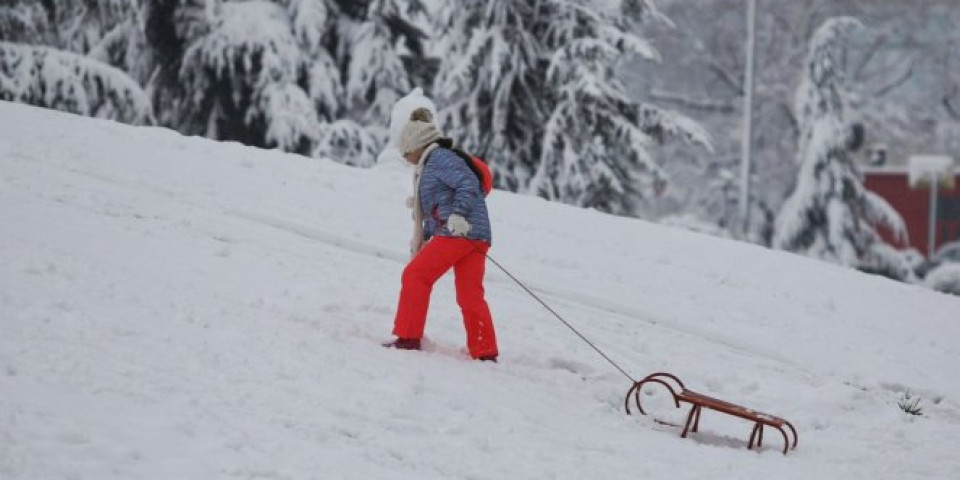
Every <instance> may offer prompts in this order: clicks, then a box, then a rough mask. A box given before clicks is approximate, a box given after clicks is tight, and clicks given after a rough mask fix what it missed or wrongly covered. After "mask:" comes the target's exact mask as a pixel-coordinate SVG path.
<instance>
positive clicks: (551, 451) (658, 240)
mask: <svg viewBox="0 0 960 480" xmlns="http://www.w3.org/2000/svg"><path fill="white" fill-rule="evenodd" d="M409 188H410V182H409V172H408V171H407V170H405V169H404V167H403V166H402V165H400V164H399V163H395V162H387V163H385V164H382V165H380V166H378V167H375V168H373V169H356V168H350V167H346V166H344V165H340V164H337V163H334V162H329V161H318V160H312V159H308V158H304V157H299V156H294V155H288V154H282V153H278V152H275V151H263V150H258V149H253V148H247V147H242V146H240V145H238V144H229V143H226V144H225V143H216V142H212V141H208V140H203V139H198V138H186V137H183V136H180V135H179V134H176V133H174V132H172V131H168V130H164V129H159V128H136V127H130V126H124V125H119V124H115V123H111V122H106V121H101V120H91V119H85V118H80V117H76V116H70V115H65V114H59V113H56V112H51V111H44V110H40V109H35V108H32V107H26V106H22V105H15V104H9V103H3V102H0V225H2V229H3V230H2V238H3V241H2V242H0V263H2V265H3V267H2V269H0V331H2V332H3V334H2V335H0V477H2V478H4V479H44V478H75V479H80V478H94V479H109V478H138V479H153V478H156V479H171V478H179V479H213V478H273V479H302V478H337V479H343V478H357V479H368V478H396V479H408V478H409V479H418V480H423V479H434V478H436V479H450V478H463V479H480V478H511V479H527V478H529V479H534V478H536V479H541V478H571V479H572V478H672V479H673V478H676V479H686V478H690V479H693V478H697V479H703V478H724V479H726V478H774V477H775V478H780V479H809V478H843V479H871V480H873V479H880V478H889V479H902V478H943V479H947V478H956V475H957V474H958V472H960V458H958V457H957V455H956V450H957V447H958V445H957V442H956V438H957V437H956V434H955V432H956V430H957V427H958V426H960V374H958V373H957V366H958V365H960V347H958V346H957V345H958V344H957V338H960V321H958V315H957V311H958V309H960V301H958V300H957V298H955V297H950V296H946V295H942V294H938V293H935V292H930V291H928V290H925V289H922V288H920V287H917V286H910V285H905V284H899V283H895V282H892V281H888V280H886V279H883V278H878V277H870V276H866V275H863V274H860V273H857V272H855V271H850V270H845V269H842V268H839V267H836V266H832V265H828V264H824V263H820V262H817V261H813V260H809V259H805V258H801V257H798V256H794V255H791V254H787V253H783V252H776V251H768V250H764V249H760V248H757V247H754V246H751V245H747V244H742V243H736V242H732V241H726V240H720V239H716V238H712V237H707V236H703V235H697V234H693V233H689V232H685V231H681V230H674V229H669V228H665V227H660V226H657V225H652V224H649V223H645V222H642V221H637V220H631V219H626V218H617V217H611V216H607V215H603V214H600V213H597V212H594V211H588V210H580V209H576V208H571V207H567V206H563V205H558V204H552V203H548V202H545V201H542V200H538V199H535V198H530V197H522V196H517V195H512V194H507V193H504V192H494V193H493V194H492V195H491V196H490V197H489V201H490V207H491V212H492V216H493V221H494V225H493V229H494V245H493V249H492V250H491V255H493V256H494V258H496V259H497V260H498V261H500V262H501V263H503V264H504V265H505V266H507V267H508V268H510V269H511V270H512V272H513V273H514V274H515V275H517V276H518V277H520V278H521V279H523V280H526V281H528V282H529V283H530V285H531V286H532V287H533V288H534V289H535V290H536V291H537V292H538V293H539V294H542V296H543V297H544V298H545V300H547V301H548V302H550V303H551V304H552V305H553V306H554V307H555V308H556V309H557V310H558V311H560V312H561V313H562V314H563V315H564V316H565V317H567V318H568V319H569V320H570V321H571V322H572V323H574V324H575V325H576V326H577V327H579V328H580V329H581V330H582V331H583V332H584V333H585V334H586V335H587V336H588V337H590V338H591V339H592V340H594V341H595V342H596V343H597V344H598V345H600V346H601V348H604V349H605V351H607V353H608V354H609V355H610V356H611V357H612V358H613V359H615V360H616V361H617V362H618V363H620V364H621V365H623V366H624V367H625V368H626V369H627V370H628V371H629V372H633V375H635V376H636V377H640V376H642V375H644V374H646V373H648V372H651V371H656V370H668V371H672V372H674V373H676V374H678V375H680V376H681V378H683V379H684V380H685V381H686V382H687V383H688V384H689V385H690V386H691V387H692V388H695V389H697V390H701V391H703V392H704V393H707V394H711V395H715V396H718V397H721V398H727V399H730V400H732V401H737V402H741V403H744V404H746V405H748V406H752V407H756V408H758V409H762V410H766V411H769V412H770V413H773V414H777V415H782V416H784V417H786V418H788V419H790V420H791V421H792V422H793V423H794V424H795V425H796V426H797V428H798V429H799V431H800V447H799V449H798V450H797V451H795V452H792V453H791V454H790V455H788V456H786V457H784V456H783V455H781V454H780V453H779V446H778V445H777V439H776V438H775V437H773V436H771V438H770V439H768V444H767V445H765V446H764V448H763V449H762V450H761V451H760V453H754V452H748V451H747V450H746V449H745V448H744V444H745V443H746V439H747V436H748V435H749V431H750V427H751V425H750V424H748V423H746V422H744V421H742V420H738V419H733V418H728V417H723V416H720V415H717V414H711V412H705V413H704V415H703V420H702V422H701V430H702V432H701V433H698V434H695V435H693V436H692V438H690V439H680V438H678V430H677V429H676V428H674V427H669V426H664V425H660V424H658V423H655V422H653V421H652V420H651V419H650V418H646V417H639V418H638V417H626V416H624V414H623V412H622V395H623V393H625V392H626V390H627V389H628V388H629V386H630V384H629V381H628V380H627V379H626V378H624V377H623V376H622V375H621V374H620V373H619V372H617V371H615V370H613V369H612V368H610V366H609V365H607V364H605V363H604V362H603V360H602V359H600V358H599V357H598V356H596V354H595V353H594V352H592V351H591V350H589V349H588V348H586V347H585V346H584V345H583V344H582V343H581V342H580V341H579V339H577V338H576V337H574V336H573V335H571V334H570V332H569V331H567V330H566V329H565V328H564V327H563V326H562V325H560V324H558V323H557V322H556V320H555V319H553V318H552V317H551V316H550V314H549V313H547V312H545V311H544V310H543V309H542V308H541V307H540V306H539V305H538V304H536V303H535V302H533V301H532V300H531V299H530V298H529V297H527V296H525V294H524V293H523V292H522V291H520V290H519V289H518V288H516V287H515V286H514V285H513V284H511V283H510V282H509V280H508V279H507V278H506V277H504V276H503V275H501V274H499V272H496V271H493V269H492V268H488V278H489V282H488V288H487V290H488V300H489V302H490V304H491V308H492V310H493V314H494V318H495V320H496V322H497V326H498V336H499V337H500V341H501V345H500V347H501V363H499V364H496V365H491V364H485V363H478V362H473V361H470V360H469V359H468V358H467V356H466V355H465V354H464V353H463V352H462V351H461V348H462V343H463V338H462V335H463V333H462V327H461V325H460V320H459V314H458V312H457V310H456V305H455V302H454V299H453V294H452V282H451V281H450V279H449V278H446V279H444V280H442V281H441V283H440V284H439V285H438V287H437V288H436V290H435V292H434V301H433V305H432V306H431V313H430V318H429V320H428V325H427V335H428V337H429V351H427V352H398V351H394V350H387V349H383V348H381V347H380V346H379V344H378V341H379V340H382V339H386V338H389V332H390V326H391V322H392V314H393V308H394V303H395V301H396V296H397V291H398V286H399V276H400V272H401V270H402V268H403V264H404V263H403V262H404V260H405V259H406V254H405V251H406V243H407V242H406V236H407V234H408V232H409V224H408V221H409V220H408V219H409V211H408V210H407V209H406V208H405V205H404V199H405V198H406V196H407V195H408V194H409V192H408V189H409ZM908 389H909V390H910V392H911V395H913V396H915V397H916V396H919V397H921V398H922V399H923V401H922V403H921V406H922V408H923V415H922V416H910V415H907V414H905V413H904V412H902V411H901V410H900V409H899V408H898V407H897V402H898V401H899V400H900V398H901V397H902V396H903V395H904V393H905V392H906V391H907V390H908ZM647 394H648V395H649V398H648V399H647V400H646V401H645V402H644V404H645V406H647V405H649V406H650V407H651V408H650V409H651V410H652V411H653V412H655V414H656V415H657V416H658V418H661V419H664V420H667V421H674V422H676V421H678V420H679V419H680V418H682V416H683V414H684V413H685V412H683V411H678V410H676V409H674V408H672V406H671V405H669V404H668V403H667V401H666V400H667V397H666V395H665V394H664V392H663V391H658V390H656V389H651V390H650V391H649V392H647Z"/></svg>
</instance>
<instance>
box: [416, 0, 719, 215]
mask: <svg viewBox="0 0 960 480" xmlns="http://www.w3.org/2000/svg"><path fill="white" fill-rule="evenodd" d="M596 3H597V2H594V3H591V2H587V1H584V0H542V1H539V2H511V1H506V0H495V1H491V2H485V1H469V2H457V3H456V4H447V5H445V6H444V8H443V9H442V10H441V14H440V16H439V18H440V21H441V25H442V29H441V31H443V32H444V33H445V34H446V36H447V38H449V39H450V40H449V42H448V43H446V44H442V45H441V46H440V48H439V50H438V52H437V53H438V54H439V55H440V58H441V66H440V69H439V74H438V75H437V78H436V82H435V83H434V94H435V96H437V97H438V100H439V102H438V103H439V104H440V108H441V111H440V119H441V121H443V122H444V125H445V127H446V128H448V129H449V130H450V132H451V133H453V134H454V135H456V136H458V137H459V138H458V139H459V140H460V141H461V143H463V144H464V146H465V147H466V148H468V149H469V150H472V151H475V152H477V153H478V154H479V155H481V156H483V157H484V158H486V159H488V161H490V163H491V167H492V168H493V170H494V172H495V176H496V178H497V182H498V186H500V187H501V188H507V189H511V190H518V191H527V192H532V193H535V194H538V195H540V196H543V197H545V198H548V199H552V200H559V201H562V202H566V203H570V204H574V205H579V206H584V207H592V208H598V209H601V210H604V211H609V212H615V213H620V214H638V213H639V212H638V211H637V204H638V202H639V201H640V200H641V199H642V198H643V196H644V195H646V194H648V193H649V192H650V190H652V189H653V186H654V185H662V182H663V181H664V180H665V179H664V177H663V175H662V171H661V170H660V168H659V167H658V166H657V164H656V162H654V161H653V160H652V158H651V157H650V154H649V152H648V150H647V148H648V146H649V145H650V144H651V143H652V142H654V141H658V140H662V139H664V138H666V137H668V136H674V135H676V136H680V137H683V138H685V139H686V140H689V141H693V142H696V143H699V144H702V145H704V146H708V147H709V145H710V141H709V136H708V135H707V133H706V132H705V131H704V130H703V129H701V128H700V127H699V126H698V125H697V124H696V123H695V122H693V121H691V120H689V119H687V118H684V117H681V116H679V115H676V114H674V113H671V112H666V111H663V110H660V109H658V108H656V107H654V106H652V105H648V104H644V103H641V102H637V101H636V100H634V99H631V98H629V97H628V96H627V95H626V94H625V92H624V86H623V85H622V83H621V82H620V80H619V79H618V78H617V75H616V72H615V67H616V64H617V61H618V60H619V59H620V58H621V57H622V56H623V55H631V54H635V55H642V56H644V57H647V58H650V59H656V58H657V54H656V52H655V50H654V49H653V48H652V47H651V46H650V45H649V44H648V43H647V42H646V41H645V40H644V39H642V38H641V37H639V36H637V35H636V34H634V33H632V28H631V24H632V23H635V22H642V21H646V20H649V19H652V18H662V17H660V15H659V14H658V13H657V11H656V9H655V8H654V6H653V5H652V4H651V3H650V2H648V1H646V0H626V1H618V2H606V3H605V4H604V5H605V6H606V7H607V8H609V10H608V9H604V8H598V6H597V4H596Z"/></svg>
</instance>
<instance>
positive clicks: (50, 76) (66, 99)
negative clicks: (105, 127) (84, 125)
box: [0, 41, 154, 124]
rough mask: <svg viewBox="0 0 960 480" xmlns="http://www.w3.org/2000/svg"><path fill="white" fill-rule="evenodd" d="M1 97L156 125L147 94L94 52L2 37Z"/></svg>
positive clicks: (135, 122) (87, 114) (101, 116)
mask: <svg viewBox="0 0 960 480" xmlns="http://www.w3.org/2000/svg"><path fill="white" fill-rule="evenodd" d="M0 100H8V101H14V102H22V103H28V104H31V105H37V106H40V107H46V108H53V109H57V110H62V111H66V112H72V113H77V114H80V115H86V116H90V117H98V118H107V119H111V120H118V121H121V122H125V123H131V124H152V123H154V120H153V109H152V106H151V104H150V99H149V97H148V96H147V94H146V93H145V92H144V91H143V89H141V88H140V86H139V85H137V83H136V82H134V81H133V79H131V78H130V77H129V76H127V74H125V73H124V72H122V71H120V70H118V69H116V68H113V67H111V66H109V65H106V64H104V63H101V62H98V61H96V60H93V59H91V58H89V57H85V56H82V55H77V54H75V53H71V52H65V51H61V50H55V49H52V48H47V47H42V46H31V45H22V44H17V43H9V42H2V41H0Z"/></svg>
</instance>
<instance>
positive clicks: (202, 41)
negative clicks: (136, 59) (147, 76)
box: [140, 0, 422, 166]
mask: <svg viewBox="0 0 960 480" xmlns="http://www.w3.org/2000/svg"><path fill="white" fill-rule="evenodd" d="M418 9H422V6H421V5H420V3H419V1H418V0H367V1H354V2H343V1H337V0H245V1H230V0H157V1H154V2H147V5H146V6H145V7H144V9H143V14H142V16H143V18H144V25H145V33H146V35H145V37H146V43H147V49H146V50H147V52H146V53H147V54H146V55H143V58H150V59H151V61H152V62H153V63H154V68H153V69H152V70H155V73H154V74H152V75H151V78H152V80H151V91H153V92H154V99H155V103H156V104H157V105H160V106H161V108H160V110H161V121H162V123H164V124H166V125H170V126H172V127H174V128H176V129H178V130H180V131H184V132H187V133H193V134H199V135H205V136H208V137H211V138H216V139H223V140H237V141H241V142H243V143H246V144H249V145H256V146H262V147H278V148H281V149H283V150H287V151H294V152H299V153H303V154H308V155H309V154H312V155H315V156H328V157H330V158H332V159H335V160H337V161H341V162H343V163H347V164H350V165H359V166H369V165H372V164H373V163H374V161H375V158H376V155H377V152H379V151H380V150H381V148H382V146H383V144H384V142H385V141H386V130H385V127H384V120H385V118H386V115H387V112H389V106H390V105H392V103H393V102H394V101H395V100H396V99H397V98H399V95H400V94H401V93H405V92H406V91H407V90H409V82H408V80H407V78H408V76H407V74H406V71H405V70H404V67H403V64H402V62H401V61H400V51H401V49H400V47H399V46H398V44H399V40H401V39H404V38H407V39H408V42H407V43H408V44H409V43H411V41H413V42H417V41H419V36H421V35H422V33H420V32H419V30H417V29H416V28H414V27H412V26H411V24H410V23H409V22H408V21H407V20H406V15H408V14H410V13H411V12H417V11H418ZM145 70H150V69H143V68H141V69H140V71H145Z"/></svg>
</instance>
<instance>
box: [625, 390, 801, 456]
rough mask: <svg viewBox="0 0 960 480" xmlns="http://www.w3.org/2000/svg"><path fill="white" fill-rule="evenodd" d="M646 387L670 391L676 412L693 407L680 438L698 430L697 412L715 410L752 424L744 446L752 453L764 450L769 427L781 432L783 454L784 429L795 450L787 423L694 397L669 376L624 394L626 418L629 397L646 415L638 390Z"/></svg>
mask: <svg viewBox="0 0 960 480" xmlns="http://www.w3.org/2000/svg"><path fill="white" fill-rule="evenodd" d="M667 380H672V381H673V382H674V383H676V385H677V386H679V388H680V392H679V393H678V392H677V391H676V390H674V388H673V386H672V385H671V384H670V383H669V382H667ZM647 383H659V384H660V385H663V386H664V387H667V389H668V390H670V393H671V394H672V395H673V402H674V403H675V404H676V405H677V408H680V402H687V403H689V404H691V405H693V407H692V408H691V409H690V413H689V414H688V415H687V423H686V425H684V427H683V432H682V433H681V434H680V436H681V437H683V438H687V433H689V432H696V431H697V429H698V428H699V427H700V412H701V410H702V409H703V408H704V407H706V408H708V409H710V410H714V411H717V412H721V413H726V414H728V415H733V416H735V417H740V418H743V419H746V420H749V421H751V422H754V426H753V431H752V432H751V433H750V443H749V444H748V445H747V448H748V449H753V444H754V442H756V444H757V448H759V447H761V446H763V427H765V426H766V427H771V428H775V429H777V430H779V431H780V434H781V435H783V454H784V455H786V454H787V450H788V449H790V448H791V447H790V440H789V438H788V437H787V432H786V431H785V430H784V429H783V427H787V428H789V429H790V432H791V433H792V434H793V447H792V448H793V449H795V448H797V442H798V441H799V438H798V437H797V431H796V429H794V428H793V425H791V424H790V422H788V421H786V420H784V419H782V418H780V417H775V416H773V415H768V414H766V413H762V412H758V411H756V410H753V409H750V408H746V407H742V406H740V405H735V404H732V403H729V402H725V401H723V400H719V399H716V398H713V397H710V396H707V395H704V394H702V393H697V392H695V391H693V390H688V389H687V388H686V387H685V386H684V385H683V382H681V381H680V379H679V378H677V377H675V376H674V375H671V374H669V373H663V372H659V373H652V374H650V375H647V376H646V377H644V379H643V380H640V381H639V382H636V383H634V384H633V387H631V388H630V390H629V391H628V392H627V397H626V399H625V400H624V408H626V410H627V415H630V395H633V396H634V402H635V403H636V404H637V410H639V411H640V413H641V414H643V415H646V414H647V413H646V412H644V411H643V407H642V406H641V405H640V389H641V388H642V387H643V385H644V384H647ZM691 422H693V425H692V426H693V428H692V429H691V428H690V427H691Z"/></svg>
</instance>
